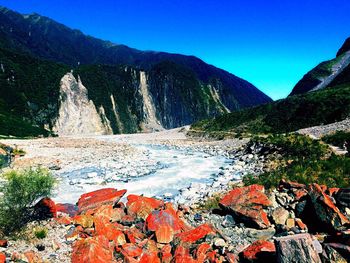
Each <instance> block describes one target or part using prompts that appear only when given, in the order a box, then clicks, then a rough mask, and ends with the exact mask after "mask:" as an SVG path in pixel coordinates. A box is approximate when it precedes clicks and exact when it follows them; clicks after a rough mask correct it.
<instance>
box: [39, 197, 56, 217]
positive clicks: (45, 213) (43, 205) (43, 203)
mask: <svg viewBox="0 0 350 263" xmlns="http://www.w3.org/2000/svg"><path fill="white" fill-rule="evenodd" d="M34 214H35V217H36V218H38V219H47V218H53V217H57V207H56V204H55V202H54V201H52V200H51V199H50V198H48V197H45V198H43V199H41V200H40V201H39V202H38V203H37V204H36V205H35V206H34Z"/></svg>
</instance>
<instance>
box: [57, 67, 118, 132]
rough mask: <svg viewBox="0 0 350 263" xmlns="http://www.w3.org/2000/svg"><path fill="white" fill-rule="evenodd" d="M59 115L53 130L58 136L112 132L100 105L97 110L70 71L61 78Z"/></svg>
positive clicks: (82, 86) (85, 90) (79, 81)
mask: <svg viewBox="0 0 350 263" xmlns="http://www.w3.org/2000/svg"><path fill="white" fill-rule="evenodd" d="M60 102H61V106H60V109H59V117H58V119H57V120H56V123H55V126H54V128H53V131H54V132H56V133H57V134H58V135H59V136H68V135H104V134H112V133H113V132H112V128H111V126H110V122H109V120H108V119H107V117H106V115H105V111H104V108H103V107H102V106H101V107H100V108H99V112H97V109H96V107H95V105H94V103H93V101H91V100H89V99H88V91H87V89H86V88H85V87H84V85H83V84H82V83H81V80H80V78H78V81H77V80H76V79H75V77H74V76H73V74H72V73H67V74H66V75H64V77H63V78H62V79H61V88H60Z"/></svg>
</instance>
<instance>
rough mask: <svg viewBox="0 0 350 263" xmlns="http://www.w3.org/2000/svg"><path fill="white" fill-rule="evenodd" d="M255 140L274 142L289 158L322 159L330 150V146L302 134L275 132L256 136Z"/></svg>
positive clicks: (267, 142)
mask: <svg viewBox="0 0 350 263" xmlns="http://www.w3.org/2000/svg"><path fill="white" fill-rule="evenodd" d="M252 141H253V142H254V141H255V142H260V143H264V144H273V145H275V146H276V147H277V148H279V149H281V152H282V153H283V155H284V157H285V158H287V159H293V160H299V159H308V160H313V159H320V158H322V157H324V156H325V154H326V153H327V152H328V149H329V148H328V146H327V145H325V144H322V143H320V142H319V141H317V140H313V139H311V138H310V137H308V136H304V135H301V134H296V133H293V134H287V135H282V134H275V135H270V136H268V137H266V138H264V137H254V138H253V139H252Z"/></svg>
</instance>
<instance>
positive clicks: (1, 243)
mask: <svg viewBox="0 0 350 263" xmlns="http://www.w3.org/2000/svg"><path fill="white" fill-rule="evenodd" d="M7 245H8V242H7V240H6V239H1V240H0V247H7Z"/></svg>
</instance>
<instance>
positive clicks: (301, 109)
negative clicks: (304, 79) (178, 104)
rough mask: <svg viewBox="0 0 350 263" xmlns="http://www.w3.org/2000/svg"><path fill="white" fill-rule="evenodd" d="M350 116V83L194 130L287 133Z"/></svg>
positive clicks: (196, 126) (227, 116)
mask: <svg viewBox="0 0 350 263" xmlns="http://www.w3.org/2000/svg"><path fill="white" fill-rule="evenodd" d="M349 115H350V86H349V85H342V86H337V87H334V88H327V89H324V90H320V91H316V92H311V93H306V94H302V95H296V96H291V97H288V98H286V99H283V100H279V101H276V102H272V103H268V104H264V105H261V106H258V107H254V108H249V109H245V110H242V111H238V112H233V113H229V114H224V115H222V116H219V117H217V118H214V119H211V120H204V121H200V122H198V123H195V124H194V125H192V127H191V128H192V130H193V131H194V132H204V133H208V134H210V133H215V132H234V133H242V132H246V133H253V134H255V133H285V132H291V131H295V130H298V129H301V128H306V127H311V126H317V125H321V124H328V123H332V122H336V121H340V120H343V119H345V118H346V117H348V116H349Z"/></svg>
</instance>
